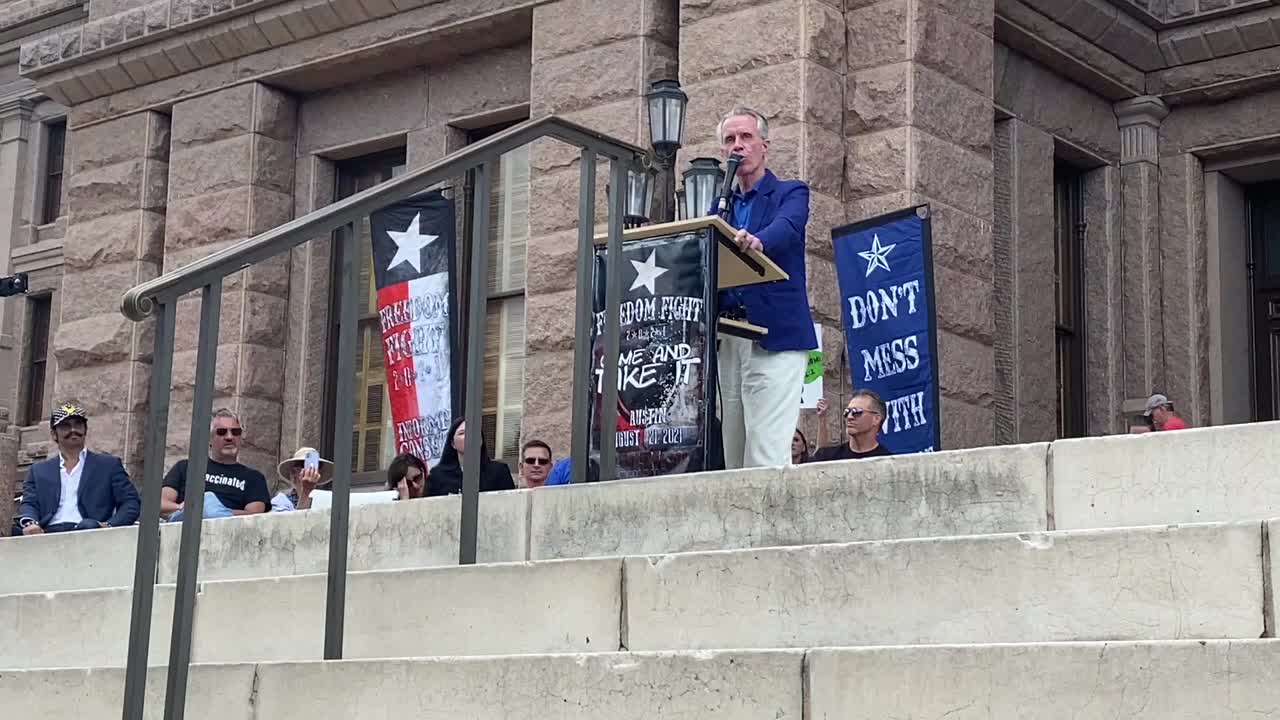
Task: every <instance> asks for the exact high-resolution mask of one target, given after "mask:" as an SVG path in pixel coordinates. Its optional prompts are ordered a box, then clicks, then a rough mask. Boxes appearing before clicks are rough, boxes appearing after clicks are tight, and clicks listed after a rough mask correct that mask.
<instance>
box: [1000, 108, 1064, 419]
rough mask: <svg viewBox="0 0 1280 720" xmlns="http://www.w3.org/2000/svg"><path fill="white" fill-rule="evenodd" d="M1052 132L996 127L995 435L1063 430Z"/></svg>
mask: <svg viewBox="0 0 1280 720" xmlns="http://www.w3.org/2000/svg"><path fill="white" fill-rule="evenodd" d="M1053 152H1054V150H1053V137H1052V136H1050V135H1049V134H1048V133H1046V132H1044V131H1042V130H1038V129H1036V128H1035V127H1032V126H1031V125H1028V124H1026V123H1024V122H1022V121H1020V120H1004V121H1001V122H999V123H997V124H996V130H995V167H996V168H997V172H996V173H995V234H994V236H993V249H994V263H993V268H994V274H993V280H994V288H995V296H996V297H1002V298H1009V301H1008V302H1003V303H996V304H995V307H994V310H995V378H996V397H995V411H996V421H995V422H996V441H997V442H999V443H1002V444H1010V443H1024V442H1042V441H1049V440H1053V439H1054V438H1055V437H1056V436H1057V430H1058V429H1057V414H1056V412H1055V409H1056V408H1057V404H1058V403H1057V393H1056V387H1057V381H1056V376H1055V375H1056V368H1057V365H1056V363H1055V356H1056V345H1055V339H1056V331H1055V324H1054V318H1055V314H1056V308H1055V303H1054V296H1053V294H1052V293H1048V292H1045V288H1048V287H1053V283H1054V275H1055V268H1054V247H1053V242H1052V238H1053V233H1054V214H1053Z"/></svg>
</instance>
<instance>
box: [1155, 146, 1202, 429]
mask: <svg viewBox="0 0 1280 720" xmlns="http://www.w3.org/2000/svg"><path fill="white" fill-rule="evenodd" d="M1207 248H1208V246H1207V241H1206V239H1205V227H1204V168H1203V166H1202V165H1201V162H1200V160H1199V159H1198V158H1197V157H1196V156H1195V155H1192V154H1190V153H1186V154H1180V155H1171V156H1167V157H1162V158H1160V269H1161V273H1162V276H1161V278H1160V283H1161V292H1162V295H1163V298H1164V300H1163V311H1164V333H1165V337H1164V350H1165V358H1164V364H1165V384H1164V386H1163V390H1159V389H1157V390H1156V391H1162V392H1164V393H1165V394H1167V395H1168V396H1169V397H1170V398H1171V399H1173V401H1174V406H1175V407H1176V408H1177V409H1178V410H1179V411H1180V413H1181V414H1182V415H1183V416H1184V417H1185V418H1186V420H1187V422H1189V423H1191V424H1192V425H1207V424H1208V423H1209V409H1210V405H1209V300H1208V262H1209V261H1208V255H1207Z"/></svg>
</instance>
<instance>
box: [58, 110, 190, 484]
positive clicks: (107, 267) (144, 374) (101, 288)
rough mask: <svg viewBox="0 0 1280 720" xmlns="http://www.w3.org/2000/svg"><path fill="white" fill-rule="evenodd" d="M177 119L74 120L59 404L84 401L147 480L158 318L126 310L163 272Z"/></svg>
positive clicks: (95, 437) (116, 450)
mask: <svg viewBox="0 0 1280 720" xmlns="http://www.w3.org/2000/svg"><path fill="white" fill-rule="evenodd" d="M169 126H170V123H169V118H168V117H166V116H164V115H161V114H158V113H153V112H144V113H138V114H135V115H130V116H127V117H123V118H119V119H117V120H110V121H107V122H103V123H99V124H97V125H91V126H87V127H83V128H72V130H71V131H70V133H69V138H68V142H67V144H68V147H69V148H70V151H71V157H70V164H69V166H68V175H69V177H68V181H67V189H66V197H67V203H68V209H67V215H68V224H67V235H66V240H65V241H64V245H63V263H64V272H63V279H62V292H61V293H60V295H61V299H60V302H59V306H60V308H59V309H60V321H59V324H58V331H57V333H56V334H55V335H54V338H53V353H54V357H55V358H56V360H57V365H58V372H57V375H56V376H55V382H54V392H53V398H52V403H54V404H56V403H60V402H64V401H68V400H76V401H78V402H80V403H81V404H82V405H84V407H85V409H86V411H87V412H88V413H89V415H90V418H91V423H92V424H91V433H92V440H91V442H92V443H93V446H94V447H95V448H97V449H100V450H102V451H104V452H110V453H112V454H115V455H119V456H120V457H121V458H122V459H123V460H124V462H125V467H126V468H127V469H128V470H129V473H130V475H131V476H132V477H133V478H134V480H135V482H138V481H140V480H141V470H142V467H141V465H142V449H143V443H144V440H145V437H146V412H147V406H148V404H149V402H150V397H149V395H150V385H149V383H150V374H151V352H152V348H153V343H154V335H153V332H152V329H153V324H152V322H150V321H146V322H141V323H135V322H132V321H130V320H129V319H128V318H126V317H125V316H124V315H122V314H121V312H120V298H121V296H122V295H123V294H124V291H125V290H127V289H128V288H130V287H133V286H134V285H137V284H138V283H141V282H144V281H146V280H150V279H152V278H154V277H156V276H157V275H159V274H160V263H161V258H162V257H163V254H164V233H165V204H166V189H167V184H168V178H169Z"/></svg>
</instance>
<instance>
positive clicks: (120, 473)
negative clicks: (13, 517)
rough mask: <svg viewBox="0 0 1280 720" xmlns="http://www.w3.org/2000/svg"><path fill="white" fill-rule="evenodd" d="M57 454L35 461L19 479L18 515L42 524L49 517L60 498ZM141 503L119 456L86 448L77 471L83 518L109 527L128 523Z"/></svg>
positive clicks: (46, 522)
mask: <svg viewBox="0 0 1280 720" xmlns="http://www.w3.org/2000/svg"><path fill="white" fill-rule="evenodd" d="M61 460H62V458H61V456H60V455H54V456H52V457H50V458H46V459H44V460H41V461H40V462H38V463H35V464H34V465H32V466H31V468H30V469H29V470H28V471H27V479H26V480H25V481H23V483H22V504H21V505H20V506H18V517H19V518H24V517H28V518H31V519H33V520H35V521H36V522H37V523H40V527H45V526H46V525H48V524H49V523H50V522H52V521H53V516H54V514H55V513H57V512H58V504H59V503H60V502H62V467H61ZM140 506H141V503H140V502H139V500H138V491H137V490H136V489H135V488H134V487H133V483H132V482H130V481H129V473H127V472H125V469H124V464H123V463H121V462H120V458H118V457H116V456H114V455H107V454H105V453H95V452H87V453H85V457H84V469H83V470H81V471H80V498H79V508H80V514H81V515H82V516H83V517H84V519H85V520H94V521H96V522H105V523H107V524H108V525H110V526H112V527H122V526H125V525H132V524H134V523H135V522H137V520H138V510H139V508H140Z"/></svg>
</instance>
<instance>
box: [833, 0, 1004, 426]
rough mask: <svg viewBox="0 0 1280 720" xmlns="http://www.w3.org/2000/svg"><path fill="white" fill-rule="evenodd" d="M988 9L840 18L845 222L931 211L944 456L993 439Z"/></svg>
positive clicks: (948, 5) (864, 12)
mask: <svg viewBox="0 0 1280 720" xmlns="http://www.w3.org/2000/svg"><path fill="white" fill-rule="evenodd" d="M994 13H995V10H994V3H992V2H989V1H975V2H966V3H952V2H936V1H934V0H881V1H880V2H857V3H854V4H853V6H852V7H850V8H849V9H848V10H847V12H846V14H845V21H846V25H847V27H848V89H847V91H846V94H845V97H846V106H847V114H846V120H845V152H846V183H847V185H846V208H847V211H848V219H849V221H857V220H860V219H864V218H868V217H872V216H874V215H877V214H879V213H882V212H888V211H891V210H896V209H900V208H903V207H908V206H910V205H913V204H917V203H929V204H930V205H931V208H932V212H933V215H932V218H933V238H934V247H933V253H934V263H935V264H934V268H935V269H934V273H935V285H936V287H937V288H939V293H938V298H937V313H938V352H939V359H938V362H939V369H940V371H939V380H940V383H941V387H942V417H943V446H944V447H946V448H956V447H970V446H976V445H984V444H989V443H991V442H992V441H993V439H994V432H995V411H994V400H995V371H994V366H995V362H994V349H993V347H994V333H995V327H994V320H993V316H994V313H993V308H992V300H993V284H994V278H993V274H992V220H993V217H994V213H995V210H994V193H993V192H992V188H993V182H994V180H993V169H992V132H993V122H992V110H991V95H992V72H993V54H994V40H993V37H992V32H993V31H992V26H993V23H994Z"/></svg>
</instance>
